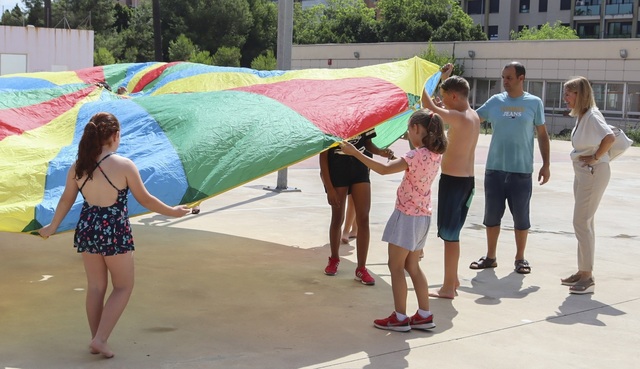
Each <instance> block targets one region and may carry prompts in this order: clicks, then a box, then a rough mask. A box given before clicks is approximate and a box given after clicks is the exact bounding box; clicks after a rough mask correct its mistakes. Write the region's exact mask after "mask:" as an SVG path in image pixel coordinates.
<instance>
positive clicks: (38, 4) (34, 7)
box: [22, 0, 44, 27]
mask: <svg viewBox="0 0 640 369" xmlns="http://www.w3.org/2000/svg"><path fill="white" fill-rule="evenodd" d="M22 2H23V3H24V7H25V9H26V13H27V24H31V25H33V26H36V27H42V26H44V1H43V0H22Z"/></svg>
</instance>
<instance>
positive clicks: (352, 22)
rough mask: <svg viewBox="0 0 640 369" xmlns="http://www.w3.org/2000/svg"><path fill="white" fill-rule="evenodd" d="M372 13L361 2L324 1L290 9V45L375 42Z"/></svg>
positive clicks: (373, 13)
mask: <svg viewBox="0 0 640 369" xmlns="http://www.w3.org/2000/svg"><path fill="white" fill-rule="evenodd" d="M375 16H376V12H375V9H373V8H369V7H367V6H366V4H365V2H364V1H362V0H327V5H323V4H319V5H316V6H313V7H309V8H307V9H302V6H301V5H299V4H296V6H295V7H294V20H293V24H294V27H293V28H294V29H293V39H294V43H298V44H307V43H354V42H376V41H378V36H377V24H376V19H375Z"/></svg>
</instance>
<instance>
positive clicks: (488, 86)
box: [475, 79, 500, 108]
mask: <svg viewBox="0 0 640 369" xmlns="http://www.w3.org/2000/svg"><path fill="white" fill-rule="evenodd" d="M499 92H500V85H499V84H498V81H497V80H487V79H478V80H476V104H475V107H476V108H478V107H480V106H482V104H484V103H485V102H486V101H487V100H489V97H490V96H493V95H495V94H497V93H499Z"/></svg>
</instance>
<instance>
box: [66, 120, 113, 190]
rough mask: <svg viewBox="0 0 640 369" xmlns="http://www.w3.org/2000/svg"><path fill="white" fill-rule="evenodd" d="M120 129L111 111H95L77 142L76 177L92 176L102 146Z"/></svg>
mask: <svg viewBox="0 0 640 369" xmlns="http://www.w3.org/2000/svg"><path fill="white" fill-rule="evenodd" d="M119 130H120V122H118V119H117V118H116V117H115V116H113V114H111V113H97V114H96V115H94V116H93V117H91V120H90V121H89V123H87V125H86V126H85V127H84V133H83V134H82V138H81V139H80V143H79V144H78V159H77V160H76V179H80V178H82V177H83V176H84V175H85V174H87V175H88V176H89V179H92V178H93V170H94V169H95V167H96V162H97V161H98V155H100V152H101V151H102V146H103V145H104V144H106V143H107V141H109V139H111V137H112V136H113V135H114V134H115V133H116V132H118V131H119Z"/></svg>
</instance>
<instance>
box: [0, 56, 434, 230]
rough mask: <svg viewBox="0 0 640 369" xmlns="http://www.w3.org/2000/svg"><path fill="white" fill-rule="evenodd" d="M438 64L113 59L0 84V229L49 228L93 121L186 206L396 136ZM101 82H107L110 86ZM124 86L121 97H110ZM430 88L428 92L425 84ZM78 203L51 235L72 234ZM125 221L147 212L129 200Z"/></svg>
mask: <svg viewBox="0 0 640 369" xmlns="http://www.w3.org/2000/svg"><path fill="white" fill-rule="evenodd" d="M439 75H440V74H439V72H438V66H436V65H434V64H432V63H429V62H426V61H424V60H422V59H419V58H413V59H408V60H405V61H399V62H394V63H387V64H380V65H374V66H368V67H362V68H353V69H308V70H294V71H256V70H252V69H246V68H226V67H216V66H207V65H200V64H193V63H136V64H115V65H107V66H103V67H94V68H89V69H84V70H79V71H72V72H42V73H30V74H16V75H8V76H2V77H0V158H2V160H0V173H1V177H0V231H5V232H28V231H32V230H34V229H38V228H40V227H41V226H42V225H45V224H48V223H49V222H50V221H51V219H52V217H53V213H54V211H55V208H56V205H57V203H58V200H59V198H60V196H61V194H62V191H63V189H64V184H65V178H66V173H67V172H68V170H69V167H70V165H71V164H72V163H73V162H74V161H75V159H76V155H77V145H78V142H79V140H80V137H81V136H82V133H83V130H84V126H85V125H86V124H87V122H88V121H89V118H91V117H92V116H93V115H94V114H96V113H98V112H102V111H106V112H110V113H112V114H114V115H115V116H116V117H117V118H118V120H119V121H120V123H121V143H120V147H119V149H118V153H119V154H121V155H123V156H125V157H128V158H130V159H132V160H133V161H134V162H135V163H136V165H137V166H138V168H139V170H140V172H141V174H142V179H143V181H144V183H145V185H146V186H147V188H148V189H149V191H150V192H151V193H152V194H154V195H155V196H157V197H158V198H159V199H161V200H162V201H164V202H166V203H167V204H171V205H175V204H179V203H181V204H186V203H193V202H196V201H199V200H202V199H205V198H208V197H211V196H214V195H216V194H219V193H221V192H224V191H227V190H229V189H231V188H234V187H236V186H239V185H241V184H243V183H246V182H248V181H251V180H253V179H255V178H258V177H260V176H263V175H265V174H268V173H271V172H274V171H276V170H279V169H282V168H285V167H287V166H289V165H291V164H294V163H296V162H298V161H301V160H304V159H306V158H309V157H311V156H313V155H316V154H318V153H320V152H322V151H323V150H326V149H327V148H329V147H330V146H331V145H334V144H335V143H336V142H338V141H340V140H342V139H343V138H349V137H353V136H355V135H357V134H360V133H362V132H364V131H366V130H369V129H371V128H372V127H375V126H378V125H380V124H381V123H384V124H383V125H381V126H380V127H379V128H377V133H378V136H379V137H378V138H377V141H376V143H377V144H378V145H379V146H380V147H385V146H387V145H389V144H391V143H392V142H393V141H394V140H396V139H397V138H398V137H400V136H401V135H402V134H403V133H404V132H405V131H406V121H407V119H408V117H409V115H410V114H411V112H412V110H413V109H415V108H416V107H417V106H418V103H419V98H420V95H421V92H422V88H423V87H422V86H423V84H424V83H425V81H426V80H428V79H430V78H431V79H432V81H433V80H436V82H437V78H439ZM101 82H106V83H107V84H108V85H110V86H113V87H112V90H113V92H112V91H110V90H108V89H106V88H104V85H103V84H101ZM120 86H126V87H127V89H128V90H129V92H130V93H129V94H128V95H126V96H124V95H118V94H117V93H116V90H117V88H118V87H120ZM434 87H435V85H434ZM81 204H82V197H81V196H80V195H78V198H77V199H76V202H75V204H74V206H73V208H72V209H71V211H70V212H69V214H68V215H67V217H66V218H65V220H64V221H63V223H62V224H61V225H60V228H59V229H58V231H59V232H60V231H65V230H69V229H73V228H74V227H75V223H76V221H77V219H78V215H79V212H80V208H81ZM129 204H130V207H129V212H130V214H131V215H136V214H141V213H144V212H147V210H146V209H144V208H143V207H142V206H141V205H140V204H138V203H137V202H136V201H135V199H134V198H133V197H131V199H130V203H129Z"/></svg>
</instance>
